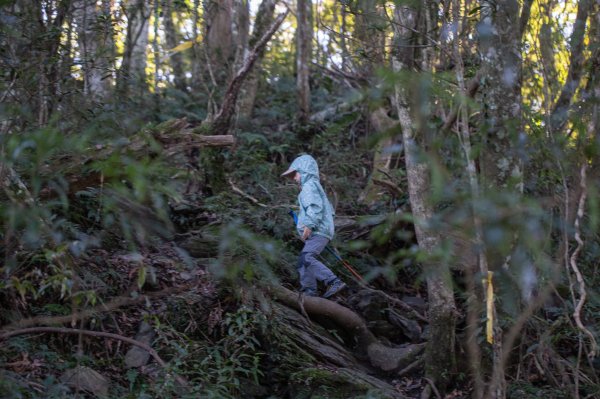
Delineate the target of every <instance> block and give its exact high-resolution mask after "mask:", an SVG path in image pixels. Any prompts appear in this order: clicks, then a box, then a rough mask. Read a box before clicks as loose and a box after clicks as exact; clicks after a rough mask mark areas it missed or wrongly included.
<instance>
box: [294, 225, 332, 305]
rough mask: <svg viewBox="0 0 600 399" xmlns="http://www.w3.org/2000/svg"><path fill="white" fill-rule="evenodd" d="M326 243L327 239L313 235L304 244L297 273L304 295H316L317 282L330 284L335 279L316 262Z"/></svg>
mask: <svg viewBox="0 0 600 399" xmlns="http://www.w3.org/2000/svg"><path fill="white" fill-rule="evenodd" d="M327 243H329V239H327V238H326V237H323V236H319V235H315V234H313V235H311V236H310V237H309V238H308V240H306V241H305V242H304V248H302V252H300V258H299V259H298V273H299V274H300V285H301V286H302V292H304V293H305V294H306V295H313V296H314V295H317V280H319V281H323V282H324V283H325V284H330V283H331V282H332V281H334V280H335V279H336V278H337V276H336V275H335V274H333V272H332V271H331V270H329V268H328V267H327V266H325V265H324V264H323V263H321V262H319V261H318V260H317V256H318V255H319V254H320V253H321V252H322V251H323V250H324V249H325V247H326V246H327Z"/></svg>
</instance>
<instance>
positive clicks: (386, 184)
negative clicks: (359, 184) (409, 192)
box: [372, 178, 403, 197]
mask: <svg viewBox="0 0 600 399" xmlns="http://www.w3.org/2000/svg"><path fill="white" fill-rule="evenodd" d="M372 182H373V183H374V184H376V185H378V186H381V187H383V188H385V189H387V190H388V191H389V192H390V193H391V194H392V195H393V196H395V197H400V196H402V194H403V192H402V190H401V189H400V187H398V186H397V185H395V184H394V183H392V182H391V181H387V180H380V179H375V178H373V179H372Z"/></svg>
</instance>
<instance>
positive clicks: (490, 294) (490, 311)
mask: <svg viewBox="0 0 600 399" xmlns="http://www.w3.org/2000/svg"><path fill="white" fill-rule="evenodd" d="M493 275H494V272H490V271H488V275H487V295H486V311H487V322H486V326H485V332H486V337H487V342H488V343H490V344H493V343H494V286H493V285H492V276H493Z"/></svg>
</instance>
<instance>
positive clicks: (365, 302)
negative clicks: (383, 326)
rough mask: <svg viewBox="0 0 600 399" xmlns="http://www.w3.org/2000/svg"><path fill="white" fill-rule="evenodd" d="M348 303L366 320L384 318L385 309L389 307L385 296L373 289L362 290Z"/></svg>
mask: <svg viewBox="0 0 600 399" xmlns="http://www.w3.org/2000/svg"><path fill="white" fill-rule="evenodd" d="M348 303H349V304H350V306H351V307H352V308H353V309H355V310H356V311H357V312H358V313H360V315H361V316H362V317H363V318H364V319H365V320H366V321H373V320H383V319H384V318H385V311H384V309H386V308H387V307H388V304H387V301H386V299H385V298H384V297H382V296H381V295H379V294H377V293H376V292H373V291H372V290H360V291H358V292H357V293H356V294H354V295H353V296H352V297H351V298H348Z"/></svg>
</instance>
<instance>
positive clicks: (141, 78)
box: [118, 0, 151, 94]
mask: <svg viewBox="0 0 600 399" xmlns="http://www.w3.org/2000/svg"><path fill="white" fill-rule="evenodd" d="M150 13H151V10H150V6H149V2H148V1H146V0H132V1H131V3H129V7H127V20H128V23H127V37H126V39H125V52H124V54H123V61H122V63H121V69H120V70H119V81H118V85H119V89H120V91H121V92H122V93H127V92H129V89H130V88H131V87H135V88H137V89H138V93H139V94H141V93H143V92H144V91H146V89H147V81H146V62H147V55H146V47H147V46H148V32H149V24H150V22H149V20H150Z"/></svg>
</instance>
